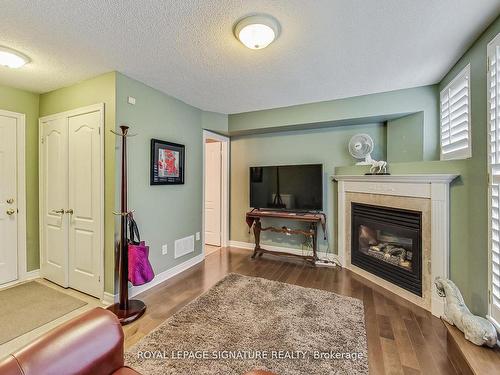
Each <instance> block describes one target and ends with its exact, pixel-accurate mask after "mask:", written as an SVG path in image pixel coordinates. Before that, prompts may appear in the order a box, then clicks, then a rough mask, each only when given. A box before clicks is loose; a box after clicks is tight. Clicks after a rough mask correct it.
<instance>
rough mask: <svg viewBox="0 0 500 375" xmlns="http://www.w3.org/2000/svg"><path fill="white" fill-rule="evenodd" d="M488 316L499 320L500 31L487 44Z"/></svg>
mask: <svg viewBox="0 0 500 375" xmlns="http://www.w3.org/2000/svg"><path fill="white" fill-rule="evenodd" d="M487 61H488V79H487V81H488V83H487V87H488V122H489V127H488V128H489V138H488V143H489V147H488V150H489V163H488V173H489V185H490V186H489V200H490V233H489V237H490V238H489V242H490V257H489V258H490V277H491V280H490V288H489V289H490V290H489V292H490V317H491V318H493V319H494V320H495V321H496V322H500V34H498V35H497V36H496V38H495V39H493V40H492V41H491V43H490V44H488V60H487Z"/></svg>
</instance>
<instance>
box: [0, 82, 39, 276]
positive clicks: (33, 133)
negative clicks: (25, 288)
mask: <svg viewBox="0 0 500 375" xmlns="http://www.w3.org/2000/svg"><path fill="white" fill-rule="evenodd" d="M38 103H39V95H38V94H33V93H31V92H27V91H22V90H18V89H14V88H10V87H6V86H1V85H0V109H3V110H7V111H12V112H18V113H24V114H25V115H26V252H27V254H26V257H27V259H26V263H27V265H26V266H27V270H28V271H33V270H36V269H38V268H39V267H40V251H39V242H38Z"/></svg>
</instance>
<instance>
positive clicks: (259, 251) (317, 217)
mask: <svg viewBox="0 0 500 375" xmlns="http://www.w3.org/2000/svg"><path fill="white" fill-rule="evenodd" d="M264 218H272V219H281V220H290V221H295V222H305V223H309V229H308V230H304V229H290V228H288V227H286V226H283V227H273V226H270V227H264V228H263V227H262V222H261V219H264ZM246 222H247V224H248V227H249V228H253V233H254V237H255V248H254V252H253V254H252V258H253V259H255V258H256V257H261V256H262V255H263V254H272V255H286V256H294V257H299V258H302V259H304V260H305V261H307V262H309V263H311V264H312V265H314V264H315V263H316V261H317V260H318V259H319V258H318V254H317V253H318V224H321V226H322V227H323V230H324V229H325V215H324V214H322V213H309V212H294V211H283V210H280V211H277V210H274V211H273V210H265V209H254V210H252V211H250V212H247V214H246ZM265 231H271V232H275V233H286V234H289V235H302V236H305V237H310V238H311V240H312V244H313V246H312V252H313V254H312V255H300V254H294V253H287V252H282V251H271V250H266V249H263V248H262V247H260V233H261V232H265Z"/></svg>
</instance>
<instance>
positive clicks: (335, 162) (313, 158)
mask: <svg viewBox="0 0 500 375" xmlns="http://www.w3.org/2000/svg"><path fill="white" fill-rule="evenodd" d="M357 133H367V134H369V135H370V136H372V138H373V139H374V141H375V145H376V148H375V150H374V152H373V157H374V158H377V159H385V158H386V126H385V125H384V124H364V125H353V126H336V127H331V128H322V129H312V130H301V131H291V132H276V133H271V134H260V135H247V136H239V137H232V138H231V214H230V228H231V233H230V237H231V240H234V241H243V242H253V236H251V235H250V234H249V233H248V226H247V225H246V223H245V213H246V212H247V211H248V210H249V208H250V207H249V194H250V193H249V178H250V177H249V167H250V166H258V165H280V164H282V165H283V164H314V163H322V164H323V167H324V177H323V181H324V188H323V191H324V197H323V207H324V211H325V212H326V214H327V217H328V222H327V224H328V235H329V238H330V241H329V243H328V242H327V241H324V240H323V239H322V238H320V241H319V248H320V250H321V251H326V252H336V248H337V243H336V241H335V238H337V236H336V234H335V233H336V231H337V226H336V225H335V223H336V215H337V212H336V210H335V209H334V202H336V200H337V199H336V192H335V191H334V186H333V184H332V183H331V182H330V178H329V176H332V175H333V173H334V170H335V167H336V166H339V165H346V164H350V163H353V162H354V159H353V158H352V157H351V155H350V154H349V152H348V150H347V144H348V142H349V139H350V138H351V137H352V136H353V135H354V134H357ZM274 224H275V225H289V224H290V223H289V222H280V221H276V222H274ZM268 233H269V232H263V233H262V237H261V239H262V243H265V244H269V245H273V246H283V247H291V248H297V249H300V248H301V247H302V246H301V245H302V243H301V239H300V238H299V237H298V236H286V235H278V234H275V233H273V234H271V235H269V234H268ZM320 234H321V237H322V233H320Z"/></svg>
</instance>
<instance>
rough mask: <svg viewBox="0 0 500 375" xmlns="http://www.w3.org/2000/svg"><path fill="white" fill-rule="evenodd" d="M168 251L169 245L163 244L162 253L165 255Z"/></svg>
mask: <svg viewBox="0 0 500 375" xmlns="http://www.w3.org/2000/svg"><path fill="white" fill-rule="evenodd" d="M167 251H168V246H167V245H163V246H162V247H161V253H162V254H163V255H165V254H167Z"/></svg>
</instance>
